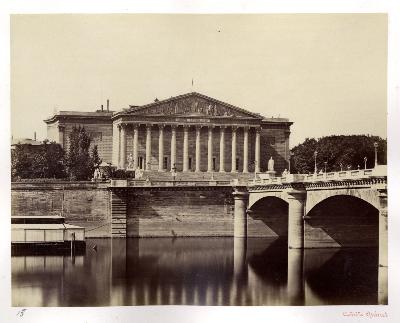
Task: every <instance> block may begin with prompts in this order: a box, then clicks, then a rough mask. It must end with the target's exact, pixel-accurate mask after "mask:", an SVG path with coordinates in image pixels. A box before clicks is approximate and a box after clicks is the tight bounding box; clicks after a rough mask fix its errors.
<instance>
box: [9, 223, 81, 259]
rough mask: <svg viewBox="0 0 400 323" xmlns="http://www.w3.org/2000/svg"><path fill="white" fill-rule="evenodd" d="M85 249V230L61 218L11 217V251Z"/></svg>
mask: <svg viewBox="0 0 400 323" xmlns="http://www.w3.org/2000/svg"><path fill="white" fill-rule="evenodd" d="M54 248H55V249H57V250H59V249H63V250H66V249H71V251H75V250H81V249H83V248H85V228H83V227H80V226H77V225H72V224H67V223H65V218H64V217H62V216H12V217H11V251H17V250H22V249H24V250H38V251H39V250H46V249H54Z"/></svg>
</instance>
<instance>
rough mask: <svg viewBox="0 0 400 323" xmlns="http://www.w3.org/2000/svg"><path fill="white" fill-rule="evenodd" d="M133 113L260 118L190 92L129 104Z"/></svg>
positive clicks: (130, 111)
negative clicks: (140, 103) (139, 104)
mask: <svg viewBox="0 0 400 323" xmlns="http://www.w3.org/2000/svg"><path fill="white" fill-rule="evenodd" d="M127 113H129V114H133V115H146V116H149V115H150V116H151V115H173V116H185V117H188V116H191V117H196V116H200V117H204V116H207V117H224V116H225V117H237V118H252V119H262V116H260V115H259V114H255V113H252V112H249V111H246V110H244V109H241V108H239V107H235V106H233V105H231V104H228V103H225V102H222V101H219V100H216V99H213V98H210V97H208V96H206V95H203V94H200V93H196V92H192V93H188V94H184V95H180V96H176V97H172V98H170V99H166V100H162V101H156V102H153V103H150V104H146V105H142V106H131V107H130V109H129V110H128V111H127Z"/></svg>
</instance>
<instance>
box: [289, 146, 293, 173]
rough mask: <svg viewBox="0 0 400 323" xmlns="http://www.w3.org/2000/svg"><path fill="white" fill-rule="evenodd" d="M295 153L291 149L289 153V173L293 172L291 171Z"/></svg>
mask: <svg viewBox="0 0 400 323" xmlns="http://www.w3.org/2000/svg"><path fill="white" fill-rule="evenodd" d="M293 155H294V153H293V151H291V152H290V154H289V174H291V171H292V170H291V168H292V158H293Z"/></svg>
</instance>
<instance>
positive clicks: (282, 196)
mask: <svg viewBox="0 0 400 323" xmlns="http://www.w3.org/2000/svg"><path fill="white" fill-rule="evenodd" d="M264 198H277V199H279V200H281V201H283V202H286V203H289V199H288V195H287V194H286V193H285V192H283V191H280V192H274V191H271V192H251V194H250V196H249V204H248V206H247V209H248V210H252V209H253V208H254V205H255V204H256V203H257V202H259V201H261V200H262V199H264Z"/></svg>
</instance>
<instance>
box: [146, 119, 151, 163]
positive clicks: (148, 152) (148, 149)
mask: <svg viewBox="0 0 400 323" xmlns="http://www.w3.org/2000/svg"><path fill="white" fill-rule="evenodd" d="M150 169H151V124H150V125H146V170H150Z"/></svg>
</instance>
